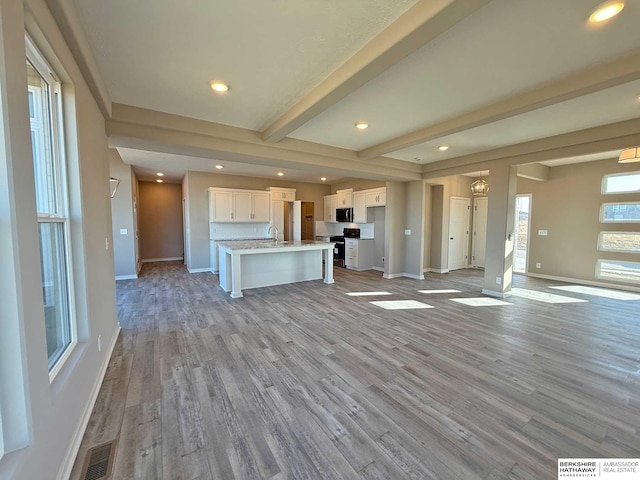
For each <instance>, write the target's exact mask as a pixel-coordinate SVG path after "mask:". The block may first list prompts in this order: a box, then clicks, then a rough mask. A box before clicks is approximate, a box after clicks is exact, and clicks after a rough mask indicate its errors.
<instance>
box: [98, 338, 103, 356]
mask: <svg viewBox="0 0 640 480" xmlns="http://www.w3.org/2000/svg"><path fill="white" fill-rule="evenodd" d="M98 351H99V352H101V351H102V335H98Z"/></svg>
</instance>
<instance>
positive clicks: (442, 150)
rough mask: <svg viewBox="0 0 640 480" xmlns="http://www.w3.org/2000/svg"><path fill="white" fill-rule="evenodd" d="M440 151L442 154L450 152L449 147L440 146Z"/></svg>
mask: <svg viewBox="0 0 640 480" xmlns="http://www.w3.org/2000/svg"><path fill="white" fill-rule="evenodd" d="M438 150H440V151H441V152H445V151H447V150H449V145H440V146H439V147H438Z"/></svg>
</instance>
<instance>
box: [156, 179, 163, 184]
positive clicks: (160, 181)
mask: <svg viewBox="0 0 640 480" xmlns="http://www.w3.org/2000/svg"><path fill="white" fill-rule="evenodd" d="M163 181H164V180H162V179H161V178H159V179H157V180H156V182H158V183H162V182H163Z"/></svg>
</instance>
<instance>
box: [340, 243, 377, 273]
mask: <svg viewBox="0 0 640 480" xmlns="http://www.w3.org/2000/svg"><path fill="white" fill-rule="evenodd" d="M344 264H345V266H346V267H347V268H350V269H351V270H370V269H371V268H372V267H373V238H345V240H344Z"/></svg>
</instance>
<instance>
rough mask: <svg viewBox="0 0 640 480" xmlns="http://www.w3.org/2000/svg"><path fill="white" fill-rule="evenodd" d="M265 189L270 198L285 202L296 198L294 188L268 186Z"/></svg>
mask: <svg viewBox="0 0 640 480" xmlns="http://www.w3.org/2000/svg"><path fill="white" fill-rule="evenodd" d="M267 190H269V193H270V194H271V200H283V201H285V202H294V201H295V200H296V189H295V188H282V187H269V188H267Z"/></svg>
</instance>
